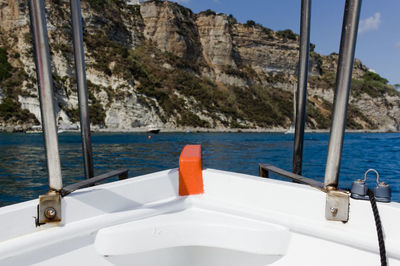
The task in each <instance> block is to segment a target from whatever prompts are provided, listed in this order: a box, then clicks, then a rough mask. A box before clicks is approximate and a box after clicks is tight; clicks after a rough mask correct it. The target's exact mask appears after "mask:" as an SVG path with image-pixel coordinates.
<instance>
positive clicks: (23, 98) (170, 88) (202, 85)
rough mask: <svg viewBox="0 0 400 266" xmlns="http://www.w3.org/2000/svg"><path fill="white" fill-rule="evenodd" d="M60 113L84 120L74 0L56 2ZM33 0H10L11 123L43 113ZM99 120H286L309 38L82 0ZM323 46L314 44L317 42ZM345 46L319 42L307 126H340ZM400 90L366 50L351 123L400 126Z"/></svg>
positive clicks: (187, 13)
mask: <svg viewBox="0 0 400 266" xmlns="http://www.w3.org/2000/svg"><path fill="white" fill-rule="evenodd" d="M46 12H47V23H48V25H47V27H48V32H49V42H50V48H51V58H52V64H53V80H54V85H55V86H54V89H55V101H56V102H57V105H56V106H57V121H58V123H59V125H60V127H62V128H77V125H78V119H79V116H78V109H77V92H76V82H75V73H74V65H73V64H74V62H73V51H72V39H71V38H72V36H71V22H70V18H69V16H70V15H69V1H65V0H51V1H46ZM28 13H29V12H28V7H27V5H26V1H22V0H0V20H1V26H0V102H1V103H0V127H1V128H3V129H6V128H11V129H26V128H29V127H31V126H32V125H35V124H39V123H40V111H39V102H38V96H37V85H36V73H35V67H34V61H33V53H32V44H31V43H32V40H31V35H30V33H29V16H28ZM82 13H83V23H84V41H85V57H86V67H87V79H88V90H89V103H90V115H91V123H92V127H93V128H94V129H96V128H97V129H100V128H102V129H109V130H131V129H137V128H146V127H148V126H150V125H152V126H157V127H162V128H167V129H183V128H186V127H194V128H195V127H201V128H217V129H226V128H253V129H272V128H274V129H284V128H287V127H289V125H290V124H291V123H292V120H293V90H294V89H295V88H296V80H297V78H296V74H297V62H298V36H297V35H296V34H294V33H293V32H292V31H290V30H284V31H276V32H275V31H273V30H271V29H268V28H266V27H264V26H262V25H260V24H257V23H255V22H254V21H248V22H247V23H245V24H241V23H238V22H237V21H236V19H235V18H234V17H233V16H232V15H229V16H228V15H225V14H216V13H215V12H213V11H211V10H207V11H204V12H201V13H199V14H194V13H193V12H192V11H191V10H189V9H187V8H184V7H182V6H180V5H178V4H175V3H171V2H164V1H147V2H144V3H142V4H140V5H137V4H136V3H135V1H124V0H82ZM312 48H313V47H312ZM336 68H337V55H336V54H331V55H329V56H322V55H319V54H317V53H315V52H311V58H310V69H309V73H310V77H309V93H308V94H309V96H308V102H307V127H308V128H313V129H324V128H328V127H329V126H330V116H331V109H332V100H333V90H334V87H335V71H336ZM399 106H400V94H399V93H398V92H397V91H396V90H395V89H394V87H392V86H390V85H388V84H387V80H385V79H384V78H381V77H380V76H379V75H378V74H376V73H373V72H370V71H368V68H367V67H366V66H364V65H363V64H362V63H361V62H360V61H358V60H356V61H355V64H354V70H353V83H352V93H351V97H350V106H349V110H348V112H349V113H348V121H347V126H348V128H352V129H377V130H399V121H400V113H399V112H398V109H399Z"/></svg>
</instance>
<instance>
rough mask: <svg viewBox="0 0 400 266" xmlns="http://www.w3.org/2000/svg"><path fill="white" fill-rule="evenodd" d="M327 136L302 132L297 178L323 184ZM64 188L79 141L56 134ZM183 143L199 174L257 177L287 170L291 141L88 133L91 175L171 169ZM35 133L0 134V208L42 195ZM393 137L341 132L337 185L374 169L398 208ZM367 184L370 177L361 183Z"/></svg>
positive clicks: (399, 155)
mask: <svg viewBox="0 0 400 266" xmlns="http://www.w3.org/2000/svg"><path fill="white" fill-rule="evenodd" d="M328 140H329V134H327V133H307V134H306V135H305V143H304V161H303V175H304V176H306V177H309V178H313V179H316V180H319V181H323V176H324V171H325V162H326V153H327V146H328ZM59 143H60V154H61V164H62V173H63V182H64V185H66V184H71V183H74V182H77V181H80V180H83V179H84V177H83V163H82V151H81V139H80V135H79V134H75V133H62V134H60V135H59ZM185 144H201V145H202V150H203V167H206V168H215V169H221V170H227V171H233V172H239V173H245V174H251V175H258V164H259V163H269V164H273V165H276V166H278V167H280V168H283V169H286V170H289V171H290V170H291V168H292V149H293V135H285V134H280V133H160V134H157V135H151V138H149V135H148V134H146V133H94V134H92V145H93V155H94V159H93V160H94V165H95V174H96V175H98V174H102V173H105V172H107V171H111V170H115V169H118V168H128V169H129V176H130V177H135V176H138V175H143V174H148V173H152V172H155V171H160V170H165V169H169V168H175V167H178V158H179V154H180V151H181V149H182V147H183V146H184V145H185ZM44 154H45V153H44V147H43V136H42V135H41V134H37V135H35V134H23V133H21V134H15V133H14V134H6V133H0V206H5V205H9V204H13V203H18V202H22V201H26V200H30V199H34V198H37V197H38V196H39V195H40V194H44V193H46V192H47V190H48V178H47V169H46V161H45V155H44ZM399 162H400V134H399V133H347V134H346V135H345V141H344V148H343V156H342V164H341V170H340V181H339V185H340V187H342V188H349V187H350V186H351V182H352V181H353V180H355V179H358V178H362V177H363V174H364V172H365V171H366V170H367V169H369V168H374V169H376V170H378V172H379V173H380V176H381V177H380V180H381V181H384V182H386V183H388V184H389V185H390V186H391V188H392V200H393V201H397V202H400V165H399ZM368 182H369V185H370V187H372V186H374V185H375V180H374V175H371V176H369V179H368Z"/></svg>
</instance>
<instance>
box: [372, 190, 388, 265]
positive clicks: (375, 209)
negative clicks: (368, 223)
mask: <svg viewBox="0 0 400 266" xmlns="http://www.w3.org/2000/svg"><path fill="white" fill-rule="evenodd" d="M367 195H368V197H369V201H370V202H371V207H372V212H373V213H374V218H375V225H376V232H377V234H378V242H379V254H380V256H381V266H386V265H387V262H386V249H385V240H384V239H383V232H382V223H381V217H380V216H379V211H378V207H377V206H376V200H375V196H374V192H372V190H370V189H368V191H367Z"/></svg>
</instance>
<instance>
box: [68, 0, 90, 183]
mask: <svg viewBox="0 0 400 266" xmlns="http://www.w3.org/2000/svg"><path fill="white" fill-rule="evenodd" d="M71 20H72V32H73V39H74V57H75V73H76V80H77V83H78V84H77V85H78V101H79V113H80V122H81V136H82V152H83V160H84V167H85V177H86V179H88V178H92V177H93V176H94V174H93V157H92V143H91V139H90V119H89V108H88V94H87V86H86V71H85V54H84V50H83V34H82V15H81V3H80V0H71Z"/></svg>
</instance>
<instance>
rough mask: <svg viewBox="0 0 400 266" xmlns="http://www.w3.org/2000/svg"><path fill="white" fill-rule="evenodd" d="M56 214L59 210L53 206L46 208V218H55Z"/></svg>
mask: <svg viewBox="0 0 400 266" xmlns="http://www.w3.org/2000/svg"><path fill="white" fill-rule="evenodd" d="M56 215H57V211H56V210H55V209H54V208H53V207H48V208H46V210H44V216H46V218H47V219H49V220H51V219H54V218H55V217H56Z"/></svg>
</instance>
